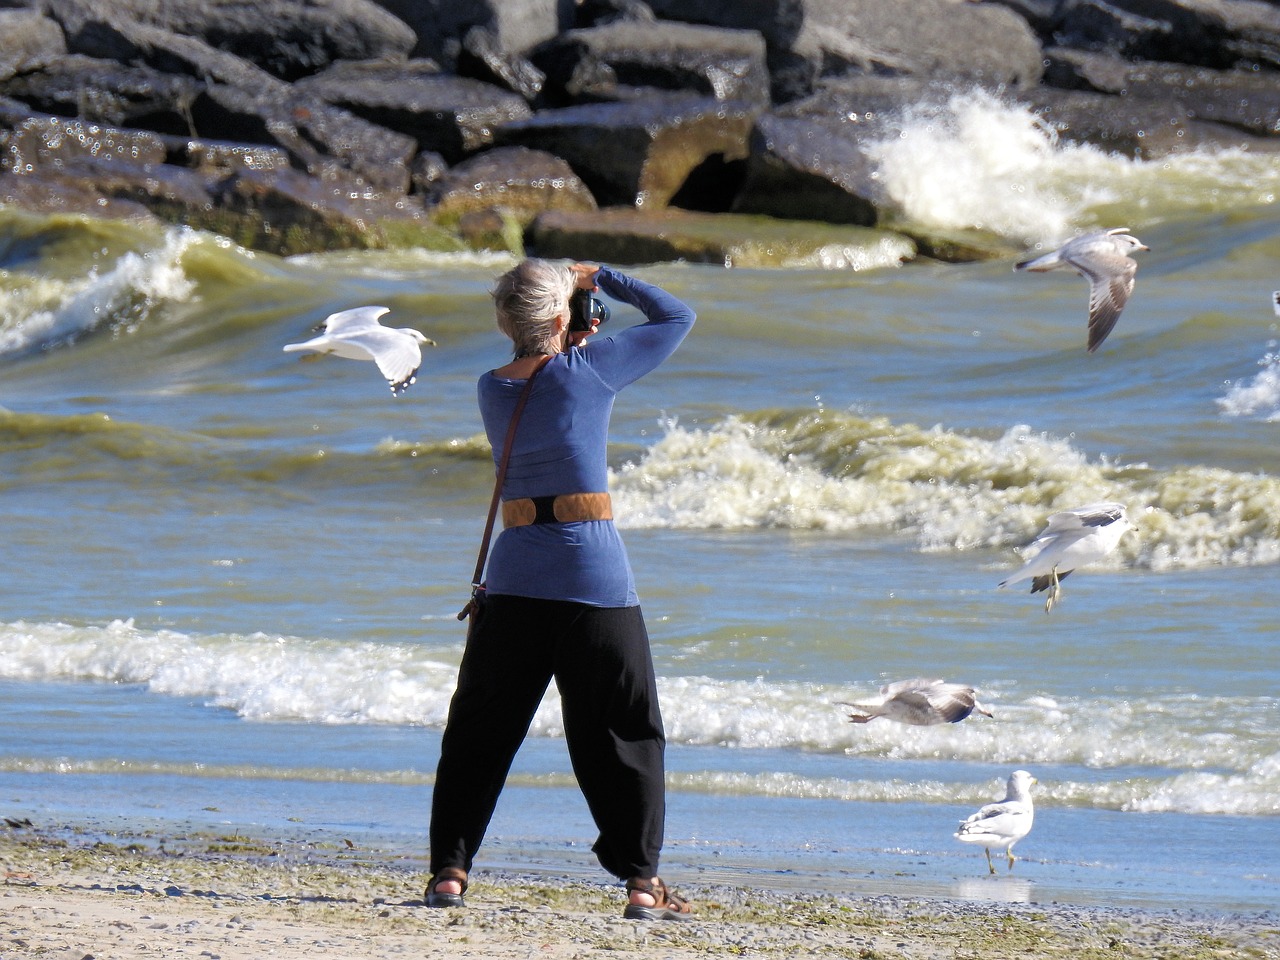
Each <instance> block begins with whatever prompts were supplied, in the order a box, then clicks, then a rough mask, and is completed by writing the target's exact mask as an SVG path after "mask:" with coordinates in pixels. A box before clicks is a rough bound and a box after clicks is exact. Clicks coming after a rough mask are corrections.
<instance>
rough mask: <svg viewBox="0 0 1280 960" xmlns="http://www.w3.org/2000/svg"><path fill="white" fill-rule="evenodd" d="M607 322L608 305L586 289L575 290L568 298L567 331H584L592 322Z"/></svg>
mask: <svg viewBox="0 0 1280 960" xmlns="http://www.w3.org/2000/svg"><path fill="white" fill-rule="evenodd" d="M608 322H609V307H608V306H607V305H606V304H605V303H604V301H602V300H597V299H596V298H595V297H593V296H591V294H590V293H589V292H588V291H586V290H575V291H573V296H571V297H570V298H569V332H570V333H585V332H586V331H588V330H590V329H591V327H592V325H593V324H596V325H600V324H605V323H608Z"/></svg>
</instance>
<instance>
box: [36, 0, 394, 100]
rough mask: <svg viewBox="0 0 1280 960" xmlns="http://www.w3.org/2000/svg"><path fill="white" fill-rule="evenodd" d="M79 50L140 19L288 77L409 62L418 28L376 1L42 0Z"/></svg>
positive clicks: (281, 76) (74, 47)
mask: <svg viewBox="0 0 1280 960" xmlns="http://www.w3.org/2000/svg"><path fill="white" fill-rule="evenodd" d="M41 3H42V4H43V9H44V11H45V12H46V13H47V14H48V15H49V16H51V17H53V18H54V19H55V20H57V21H58V22H59V23H61V24H62V28H63V30H64V31H65V32H66V34H67V44H68V47H69V48H70V49H72V50H75V49H76V46H77V42H78V40H79V38H80V37H81V36H82V35H84V34H86V33H89V34H91V33H92V32H93V31H94V30H95V29H97V27H96V25H97V24H99V23H108V24H119V23H128V22H133V23H139V24H144V25H148V26H152V27H161V28H163V29H165V30H169V31H171V32H173V33H178V34H185V35H187V36H191V37H200V38H205V39H206V40H209V41H212V44H213V45H215V46H217V47H218V49H220V50H224V51H226V52H228V53H233V54H235V55H237V56H239V57H242V58H243V59H245V60H248V61H250V62H252V63H255V64H257V65H258V66H260V67H262V68H263V69H264V70H267V71H268V72H270V73H272V74H274V75H275V76H277V77H280V78H282V79H285V80H295V79H297V78H298V77H301V76H306V75H307V74H311V73H315V72H316V71H317V70H321V69H323V68H324V67H326V66H328V65H329V64H331V63H333V62H334V61H337V60H376V59H380V58H386V59H404V58H405V57H406V56H408V54H409V51H410V50H412V49H413V47H414V45H415V44H416V43H417V37H416V36H415V35H414V33H413V31H412V30H411V29H410V28H409V27H408V26H407V25H406V24H405V23H403V22H402V21H400V20H398V19H397V18H396V17H394V16H392V15H391V14H390V13H388V12H387V11H386V10H385V9H383V8H382V7H381V6H379V5H378V4H376V3H374V2H372V0H307V2H306V3H298V2H291V0H255V2H253V3H244V2H243V0H112V2H111V4H110V7H109V9H108V10H104V9H103V8H104V6H105V5H104V4H101V3H98V2H96V0H41Z"/></svg>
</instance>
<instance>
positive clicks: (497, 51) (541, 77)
mask: <svg viewBox="0 0 1280 960" xmlns="http://www.w3.org/2000/svg"><path fill="white" fill-rule="evenodd" d="M457 71H458V76H460V77H470V78H471V79H472V80H480V81H482V82H483V83H492V84H494V85H495V86H499V87H502V88H503V89H506V90H510V91H511V92H512V93H518V94H519V95H520V96H522V97H523V98H524V99H525V100H526V101H527V102H528V103H533V102H534V101H535V100H537V99H538V95H539V94H540V93H542V85H543V84H544V83H545V82H546V79H547V78H546V75H545V74H544V73H543V72H542V71H541V70H539V69H538V68H537V67H535V66H534V65H533V63H532V62H530V61H529V60H528V59H527V58H525V57H523V56H521V55H520V54H518V53H509V52H507V51H505V50H503V49H502V44H501V42H500V41H499V40H498V38H497V36H495V35H494V32H493V31H492V30H490V29H489V28H488V27H472V28H471V29H470V30H468V31H467V34H466V36H464V37H463V38H462V47H461V49H460V50H459V51H458V59H457Z"/></svg>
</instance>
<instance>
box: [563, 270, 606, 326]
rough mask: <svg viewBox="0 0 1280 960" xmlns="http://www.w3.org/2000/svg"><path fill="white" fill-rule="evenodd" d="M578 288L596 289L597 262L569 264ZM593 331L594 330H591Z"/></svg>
mask: <svg viewBox="0 0 1280 960" xmlns="http://www.w3.org/2000/svg"><path fill="white" fill-rule="evenodd" d="M569 269H570V270H572V271H573V274H574V277H575V279H576V281H577V287H578V289H579V290H597V289H599V288H598V287H597V286H596V274H597V273H599V272H600V265H599V264H591V263H575V264H572V265H570V267H569ZM593 332H594V331H593Z"/></svg>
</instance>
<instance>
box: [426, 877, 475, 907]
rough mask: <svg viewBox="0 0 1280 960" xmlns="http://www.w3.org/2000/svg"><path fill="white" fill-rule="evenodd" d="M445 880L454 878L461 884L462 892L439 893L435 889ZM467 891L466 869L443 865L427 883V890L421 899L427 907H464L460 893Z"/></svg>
mask: <svg viewBox="0 0 1280 960" xmlns="http://www.w3.org/2000/svg"><path fill="white" fill-rule="evenodd" d="M446 880H456V881H457V882H458V883H460V884H462V893H440V892H439V891H437V890H436V887H438V886H439V885H440V884H441V883H443V882H444V881H446ZM466 892H467V871H465V870H461V869H459V868H458V867H445V868H444V869H443V870H441V871H440V872H439V873H437V874H436V875H435V876H434V877H432V878H431V880H430V882H429V883H428V884H427V892H426V894H425V895H424V897H423V899H425V900H426V901H427V906H428V907H465V906H466V903H464V902H463V900H462V894H463V893H466Z"/></svg>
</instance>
